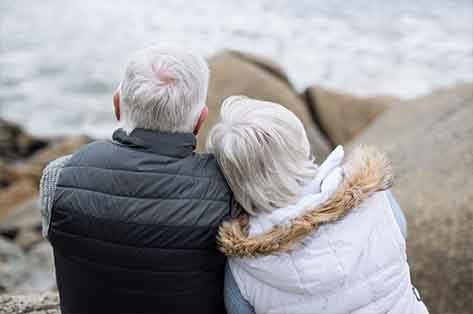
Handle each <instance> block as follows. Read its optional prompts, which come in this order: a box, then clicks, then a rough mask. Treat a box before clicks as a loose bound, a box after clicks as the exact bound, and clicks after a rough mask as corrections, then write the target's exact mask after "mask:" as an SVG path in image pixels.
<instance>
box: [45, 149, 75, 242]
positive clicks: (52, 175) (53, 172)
mask: <svg viewBox="0 0 473 314" xmlns="http://www.w3.org/2000/svg"><path fill="white" fill-rule="evenodd" d="M70 158H71V155H67V156H63V157H60V158H58V159H56V160H53V161H52V162H50V163H49V164H48V165H47V166H46V168H44V170H43V175H42V176H41V181H40V184H39V195H40V200H41V225H42V229H43V236H44V237H45V238H47V235H48V230H49V224H50V222H51V209H52V207H53V201H54V192H55V190H56V185H57V183H58V181H59V175H60V174H61V171H62V169H63V168H64V166H65V164H66V163H67V161H68V160H69V159H70Z"/></svg>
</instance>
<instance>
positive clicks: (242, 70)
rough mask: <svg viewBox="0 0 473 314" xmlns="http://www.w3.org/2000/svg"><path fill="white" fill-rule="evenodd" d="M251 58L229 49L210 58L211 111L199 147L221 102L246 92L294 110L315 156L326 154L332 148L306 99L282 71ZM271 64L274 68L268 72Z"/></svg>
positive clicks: (202, 144) (208, 101) (201, 146)
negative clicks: (285, 77) (283, 76)
mask: <svg viewBox="0 0 473 314" xmlns="http://www.w3.org/2000/svg"><path fill="white" fill-rule="evenodd" d="M249 58H250V57H248V55H245V57H242V55H241V54H238V53H235V52H228V51H227V52H223V53H220V54H218V55H215V56H213V57H211V58H210V60H209V65H210V71H211V74H210V83H209V94H208V98H207V105H208V106H209V109H210V110H209V111H210V114H209V117H208V119H207V121H206V123H204V125H203V127H202V130H201V132H200V134H199V146H198V149H200V150H201V149H202V148H203V147H204V144H205V138H206V135H207V132H208V131H209V129H210V128H211V127H212V126H213V125H214V124H215V122H216V121H217V119H218V116H219V112H220V105H221V103H222V101H223V100H224V99H225V98H226V97H228V96H230V95H246V96H249V97H253V98H257V99H260V100H267V101H272V102H276V103H279V104H282V105H284V106H285V107H286V108H288V109H290V110H292V111H293V112H294V113H295V114H296V115H297V116H298V117H299V118H300V119H301V120H302V122H303V124H304V126H305V128H306V130H307V135H308V137H309V141H310V143H311V145H312V149H313V152H314V154H315V155H316V157H317V158H323V157H325V156H326V155H327V154H328V151H329V145H328V143H327V142H326V140H325V138H324V137H323V136H322V134H321V133H320V130H319V129H318V127H317V125H316V124H315V123H314V122H313V120H312V118H311V115H310V113H309V111H308V109H307V107H306V105H305V104H304V102H303V101H302V100H301V99H300V97H299V96H298V95H297V93H296V92H295V91H294V89H293V88H292V87H291V86H290V85H288V83H287V81H286V80H284V79H281V76H282V74H277V73H278V72H279V71H281V70H274V69H275V67H274V66H272V65H271V66H266V67H263V66H262V65H261V64H262V61H258V62H256V61H255V60H256V59H254V57H251V58H253V59H252V60H251V61H249ZM269 67H271V68H272V69H273V70H270V71H268V70H267V68H269ZM275 72H276V74H274V73H275Z"/></svg>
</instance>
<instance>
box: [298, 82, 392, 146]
mask: <svg viewBox="0 0 473 314" xmlns="http://www.w3.org/2000/svg"><path fill="white" fill-rule="evenodd" d="M303 97H304V99H305V100H306V102H307V105H308V106H309V108H310V109H311V112H312V115H313V118H314V120H315V121H316V123H318V125H319V126H320V129H321V130H322V132H323V133H324V134H325V135H326V137H327V138H328V140H329V141H330V142H331V143H332V144H333V145H338V144H344V143H347V142H348V141H350V140H351V139H352V138H354V137H355V135H357V134H358V133H360V132H361V131H362V130H363V129H364V128H365V127H366V126H368V125H369V124H370V123H371V122H372V121H373V120H374V119H375V118H376V117H378V116H379V115H380V114H381V113H383V112H384V111H385V110H386V109H388V108H390V107H393V106H394V105H395V104H396V103H398V102H400V100H399V99H397V98H395V97H391V96H375V97H358V96H354V95H349V94H345V93H342V92H338V91H334V90H329V89H325V88H322V87H318V86H312V87H309V88H307V89H306V90H305V92H304V94H303Z"/></svg>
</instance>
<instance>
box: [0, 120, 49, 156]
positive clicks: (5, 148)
mask: <svg viewBox="0 0 473 314" xmlns="http://www.w3.org/2000/svg"><path fill="white" fill-rule="evenodd" d="M46 144H47V140H45V139H41V138H36V137H33V136H31V135H30V134H28V133H27V132H25V131H24V130H23V129H22V128H21V127H20V126H19V125H17V124H15V123H12V122H8V121H5V120H3V119H1V118H0V156H1V157H0V158H1V159H7V160H17V159H21V158H25V157H28V156H29V155H31V154H32V153H33V152H35V151H36V150H38V149H40V148H42V147H44V146H46Z"/></svg>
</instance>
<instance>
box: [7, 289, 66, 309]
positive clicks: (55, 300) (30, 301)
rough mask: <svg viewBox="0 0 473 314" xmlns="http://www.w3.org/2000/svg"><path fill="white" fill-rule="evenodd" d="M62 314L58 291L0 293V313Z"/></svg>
mask: <svg viewBox="0 0 473 314" xmlns="http://www.w3.org/2000/svg"><path fill="white" fill-rule="evenodd" d="M20 313H21V314H61V311H60V308H59V296H58V294H57V293H52V292H50V293H43V294H28V295H0V314H20Z"/></svg>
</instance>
